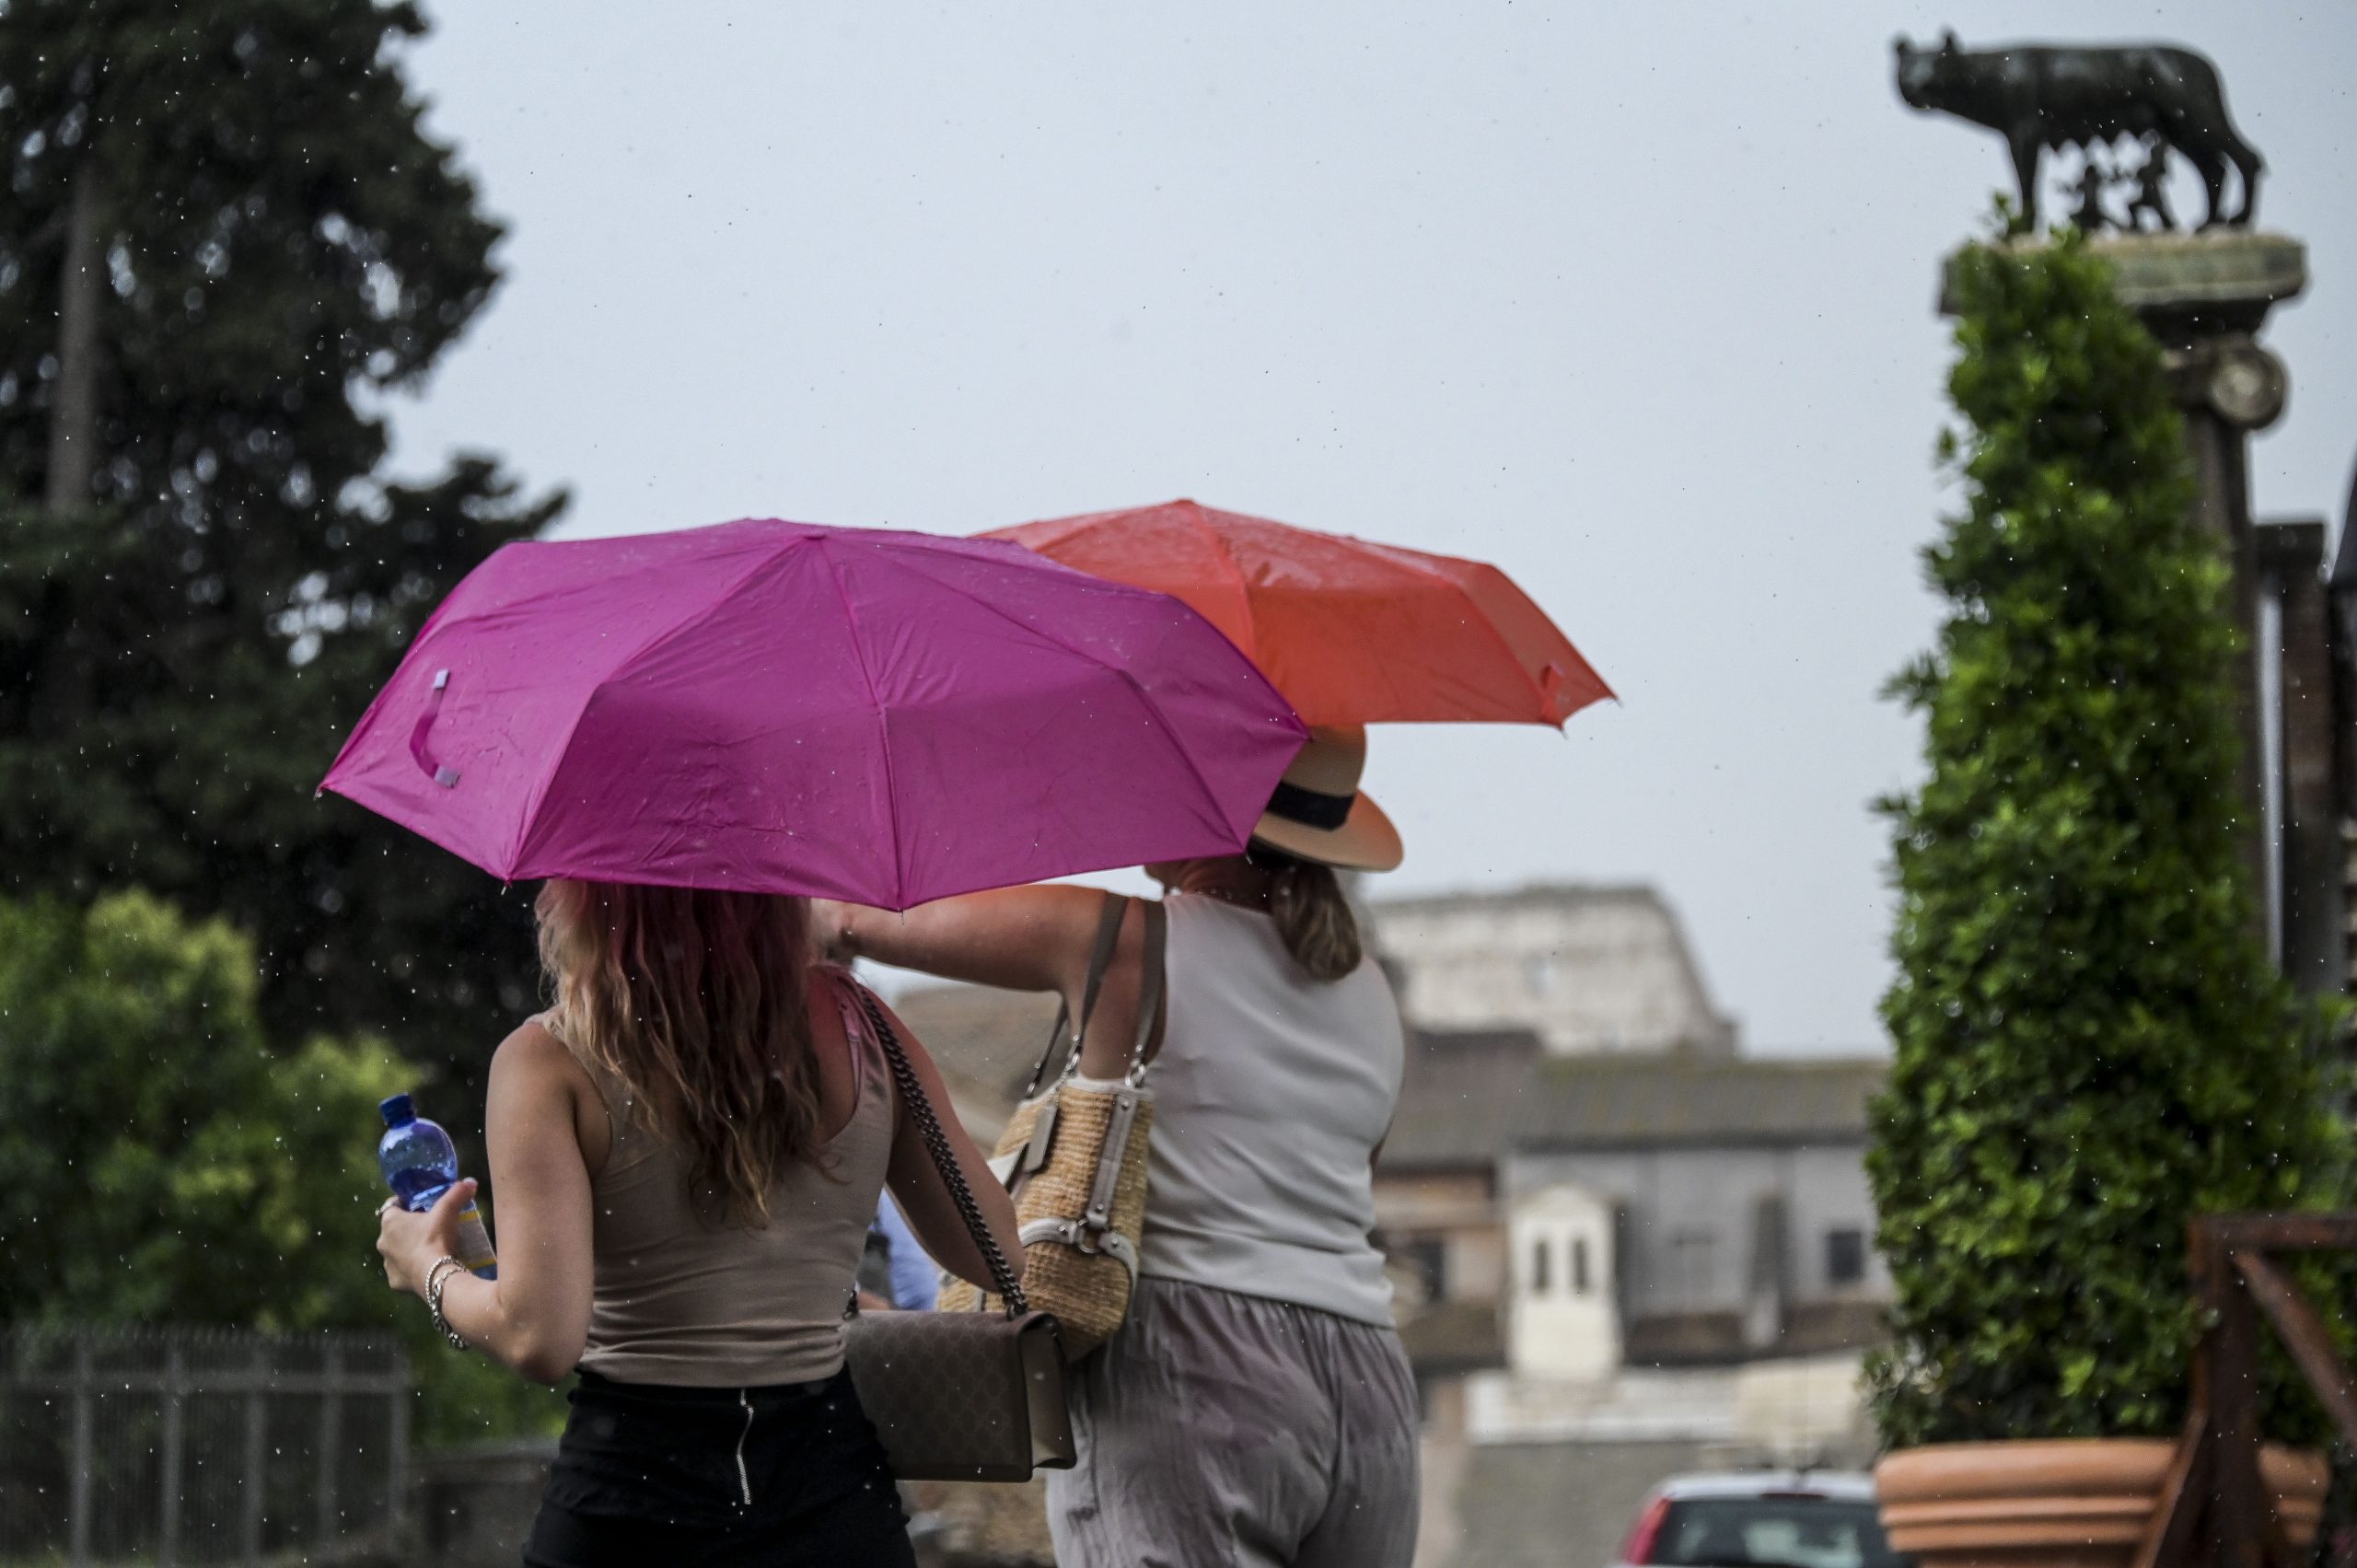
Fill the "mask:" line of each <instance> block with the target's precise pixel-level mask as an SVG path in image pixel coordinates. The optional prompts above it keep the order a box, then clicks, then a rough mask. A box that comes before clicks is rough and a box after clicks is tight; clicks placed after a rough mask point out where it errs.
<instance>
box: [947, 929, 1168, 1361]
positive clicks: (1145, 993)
mask: <svg viewBox="0 0 2357 1568" xmlns="http://www.w3.org/2000/svg"><path fill="white" fill-rule="evenodd" d="M1129 905H1130V900H1128V899H1126V898H1122V897H1120V896H1119V895H1113V894H1109V895H1107V898H1106V901H1105V913H1104V917H1103V918H1102V919H1101V920H1099V921H1098V923H1097V945H1096V947H1095V949H1094V951H1092V952H1091V953H1090V955H1089V960H1088V981H1087V983H1086V986H1085V987H1084V989H1083V991H1082V993H1081V1002H1080V1024H1079V1027H1078V1028H1074V1029H1072V1030H1071V1033H1070V1037H1069V1038H1067V1037H1066V1033H1065V1029H1066V1026H1067V1025H1068V1024H1069V1023H1070V1021H1071V1013H1070V1011H1069V1009H1068V1008H1061V1007H1060V1008H1058V1009H1057V1011H1056V1027H1055V1032H1054V1033H1053V1034H1052V1035H1051V1036H1050V1037H1049V1040H1048V1049H1047V1051H1046V1052H1045V1053H1044V1054H1042V1055H1041V1056H1040V1058H1039V1065H1038V1066H1037V1067H1034V1068H1033V1069H1032V1070H1031V1081H1030V1083H1029V1084H1028V1086H1026V1087H1025V1089H1024V1091H1023V1102H1022V1103H1021V1104H1020V1105H1018V1106H1016V1109H1015V1114H1014V1116H1013V1117H1011V1118H1010V1119H1009V1120H1008V1121H1007V1124H1006V1131H1005V1132H1003V1133H1001V1134H1000V1136H999V1141H998V1149H997V1151H996V1154H995V1156H993V1159H992V1160H991V1168H992V1169H993V1170H995V1171H997V1172H998V1173H999V1177H1000V1179H1002V1180H1004V1182H1005V1183H1006V1186H1007V1191H1009V1192H1011V1193H1012V1194H1013V1195H1014V1198H1015V1213H1016V1217H1017V1218H1018V1219H1019V1220H1020V1221H1021V1222H1022V1225H1023V1232H1022V1234H1023V1289H1024V1293H1025V1295H1026V1296H1027V1297H1028V1299H1029V1301H1030V1303H1031V1305H1032V1307H1034V1308H1035V1309H1036V1310H1039V1311H1042V1312H1051V1313H1053V1314H1054V1315H1055V1318H1056V1321H1057V1323H1058V1324H1060V1325H1061V1326H1062V1330H1063V1347H1064V1353H1065V1354H1066V1355H1067V1356H1069V1357H1071V1358H1072V1359H1073V1360H1074V1361H1077V1360H1079V1359H1080V1358H1081V1357H1082V1356H1084V1355H1086V1354H1087V1353H1089V1352H1090V1351H1093V1350H1095V1349H1096V1348H1097V1346H1098V1345H1101V1344H1103V1343H1104V1342H1106V1341H1107V1340H1109V1339H1110V1338H1111V1337H1112V1335H1113V1330H1116V1329H1118V1328H1120V1326H1121V1319H1122V1318H1125V1317H1127V1316H1128V1315H1129V1310H1130V1295H1131V1293H1132V1290H1134V1289H1135V1287H1136V1285H1137V1279H1138V1237H1139V1233H1140V1232H1141V1231H1142V1230H1143V1229H1144V1225H1145V1162H1146V1140H1147V1137H1148V1135H1149V1134H1150V1133H1151V1132H1152V1131H1153V1128H1154V1094H1153V1091H1152V1090H1150V1089H1148V1088H1147V1087H1146V1086H1145V1065H1146V1063H1145V1053H1146V1046H1147V1043H1148V1041H1149V1040H1151V1039H1152V1038H1153V1034H1154V1019H1155V1011H1156V1010H1157V1008H1158V1006H1159V1005H1160V1002H1161V998H1162V955H1163V947H1164V944H1165V940H1166V933H1167V916H1166V915H1165V913H1164V911H1163V908H1162V906H1161V905H1160V904H1158V903H1154V902H1148V903H1147V904H1146V905H1145V972H1144V975H1143V976H1142V977H1141V979H1140V981H1139V986H1138V1024H1137V1037H1136V1039H1135V1040H1132V1043H1131V1046H1130V1065H1129V1071H1128V1072H1127V1073H1126V1074H1124V1075H1123V1077H1122V1079H1121V1081H1120V1084H1119V1085H1118V1086H1114V1087H1111V1088H1099V1087H1097V1086H1094V1085H1091V1084H1086V1083H1082V1082H1079V1081H1077V1074H1079V1071H1080V1049H1081V1045H1082V1043H1083V1042H1084V1041H1085V1040H1086V1038H1087V1034H1088V1020H1089V1016H1090V1015H1091V1014H1092V1013H1094V1012H1095V1011H1096V1008H1097V990H1098V988H1099V987H1100V986H1101V985H1102V984H1103V983H1104V980H1105V969H1106V966H1107V965H1108V964H1109V963H1110V962H1111V961H1112V958H1113V948H1114V946H1115V944H1116V942H1117V941H1118V940H1119V938H1120V931H1121V920H1122V917H1123V916H1124V915H1125V914H1126V913H1127V912H1128V910H1129ZM1060 1053H1061V1060H1059V1055H1060ZM1051 1063H1052V1064H1054V1070H1053V1072H1052V1073H1051V1070H1050V1069H1051ZM1043 1083H1044V1084H1046V1085H1047V1087H1046V1088H1045V1089H1044V1090H1043V1089H1041V1087H1040V1085H1041V1084H1043ZM998 1305H999V1300H998V1298H997V1297H996V1296H994V1295H990V1294H989V1293H987V1292H984V1291H981V1290H979V1289H977V1288H976V1287H975V1286H973V1285H970V1284H968V1283H965V1282H964V1281H963V1280H951V1281H948V1282H946V1283H945V1284H944V1285H943V1287H942V1292H941V1301H940V1307H941V1310H943V1311H944V1312H970V1311H986V1310H989V1309H991V1308H993V1307H996V1306H998Z"/></svg>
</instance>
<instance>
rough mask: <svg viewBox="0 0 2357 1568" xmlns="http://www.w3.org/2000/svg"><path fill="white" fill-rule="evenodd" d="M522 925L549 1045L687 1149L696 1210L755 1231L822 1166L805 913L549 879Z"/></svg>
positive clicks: (753, 901) (734, 897) (703, 892)
mask: <svg viewBox="0 0 2357 1568" xmlns="http://www.w3.org/2000/svg"><path fill="white" fill-rule="evenodd" d="M534 912H535V913H536V914H537V915H538V916H539V917H540V965H541V967H542V968H543V969H544V970H547V971H548V976H549V980H550V981H551V983H552V986H553V988H554V990H555V993H556V1005H555V1008H554V1009H553V1012H554V1018H553V1022H554V1023H555V1025H556V1029H557V1032H558V1033H559V1034H560V1035H562V1036H563V1038H564V1039H565V1040H569V1041H571V1042H572V1043H573V1044H574V1045H575V1047H577V1048H579V1049H581V1050H583V1051H587V1052H589V1053H591V1054H592V1055H594V1056H595V1057H596V1058H597V1059H598V1061H599V1062H600V1063H604V1064H605V1066H606V1067H607V1068H608V1070H610V1072H612V1073H613V1074H614V1075H615V1076H617V1077H619V1078H620V1079H621V1081H622V1082H623V1083H624V1084H625V1085H627V1086H629V1088H630V1091H631V1095H632V1098H633V1100H634V1101H635V1102H636V1104H637V1106H638V1108H639V1111H640V1113H641V1114H642V1115H643V1116H644V1120H645V1122H646V1124H647V1125H648V1126H649V1127H650V1128H651V1130H652V1131H653V1132H655V1134H656V1136H658V1137H660V1138H663V1139H665V1140H667V1141H669V1142H673V1143H676V1144H679V1145H680V1146H681V1147H682V1148H684V1149H685V1150H686V1152H687V1156H688V1183H689V1188H690V1191H691V1193H692V1195H693V1196H694V1198H695V1199H696V1201H697V1202H699V1203H702V1204H708V1205H711V1206H714V1207H715V1208H717V1209H718V1210H719V1212H720V1213H721V1214H722V1215H723V1216H724V1217H725V1218H726V1221H727V1222H728V1223H730V1224H733V1225H756V1226H758V1225H766V1224H767V1223H768V1221H769V1200H770V1192H771V1190H772V1188H773V1187H775V1185H776V1184H777V1181H778V1179H779V1178H781V1177H782V1176H784V1174H785V1172H786V1171H787V1170H788V1169H789V1168H790V1167H792V1166H793V1165H794V1164H795V1162H796V1161H808V1162H811V1163H813V1164H815V1163H817V1162H818V1156H819V1074H818V1062H817V1058H816V1055H815V1053H814V1052H813V1051H812V1049H811V1039H810V1016H809V1013H808V1010H807V1009H808V1001H807V993H808V978H807V977H808V971H809V968H810V962H811V958H812V948H811V944H810V911H809V904H808V902H807V900H803V899H798V898H788V897H784V896H779V895H774V894H767V893H736V892H714V891H711V890H708V889H691V888H650V887H642V886H640V885H638V884H635V883H626V882H580V881H574V880H570V879H566V878H555V879H552V880H551V881H550V882H549V883H548V885H547V886H546V887H544V888H542V889H540V900H539V902H538V903H537V904H535V905H534Z"/></svg>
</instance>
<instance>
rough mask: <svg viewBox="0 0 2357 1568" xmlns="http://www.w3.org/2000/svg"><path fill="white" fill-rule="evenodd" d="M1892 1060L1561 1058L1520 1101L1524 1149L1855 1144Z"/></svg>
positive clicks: (1539, 1066) (1517, 1116) (1516, 1138)
mask: <svg viewBox="0 0 2357 1568" xmlns="http://www.w3.org/2000/svg"><path fill="white" fill-rule="evenodd" d="M1888 1070H1889V1068H1888V1063H1885V1062H1883V1061H1881V1060H1879V1059H1876V1058H1872V1057H1851V1058H1839V1059H1831V1060H1778V1059H1775V1058H1772V1057H1771V1058H1759V1057H1749V1058H1743V1059H1739V1060H1732V1061H1730V1060H1725V1059H1715V1058H1702V1057H1695V1056H1687V1055H1671V1056H1660V1057H1653V1058H1650V1059H1644V1058H1635V1057H1558V1058H1552V1059H1550V1060H1547V1061H1543V1062H1540V1063H1536V1064H1534V1066H1533V1068H1532V1071H1531V1074H1530V1076H1529V1078H1528V1079H1527V1083H1526V1085H1525V1086H1524V1089H1523V1092H1521V1093H1520V1094H1518V1095H1517V1096H1516V1098H1515V1104H1514V1126H1513V1130H1512V1132H1511V1138H1512V1142H1513V1144H1514V1146H1515V1148H1517V1149H1528V1150H1534V1151H1535V1150H1549V1149H1552V1150H1566V1149H1584V1148H1627V1147H1631V1146H1658V1145H1661V1144H1727V1143H1777V1144H1800V1143H1816V1142H1837V1143H1839V1142H1849V1141H1852V1140H1856V1139H1862V1138H1864V1136H1865V1133H1866V1102H1867V1100H1868V1099H1869V1098H1871V1097H1872V1096H1873V1095H1874V1094H1875V1091H1877V1090H1879V1089H1880V1088H1881V1087H1882V1085H1883V1080H1884V1078H1885V1076H1886V1075H1887V1073H1888Z"/></svg>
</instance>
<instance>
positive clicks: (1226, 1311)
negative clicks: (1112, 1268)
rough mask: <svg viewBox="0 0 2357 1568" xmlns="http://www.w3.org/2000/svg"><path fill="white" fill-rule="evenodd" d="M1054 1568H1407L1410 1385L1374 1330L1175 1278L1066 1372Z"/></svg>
mask: <svg viewBox="0 0 2357 1568" xmlns="http://www.w3.org/2000/svg"><path fill="white" fill-rule="evenodd" d="M1072 1404H1073V1425H1074V1431H1075V1435H1076V1436H1077V1438H1078V1440H1079V1463H1078V1464H1077V1465H1076V1466H1075V1467H1074V1468H1073V1469H1069V1470H1054V1471H1051V1472H1050V1473H1049V1476H1048V1524H1049V1528H1050V1530H1051V1532H1052V1533H1053V1535H1054V1537H1055V1542H1056V1562H1058V1563H1059V1564H1060V1565H1061V1568H1409V1564H1410V1562H1411V1561H1412V1560H1413V1558H1414V1557H1415V1553H1416V1516H1417V1509H1418V1493H1417V1462H1416V1424H1417V1421H1416V1388H1415V1380H1414V1378H1413V1377H1412V1376H1411V1375H1410V1373H1409V1370H1408V1358H1407V1356H1406V1355H1405V1354H1404V1353H1402V1352H1401V1351H1400V1348H1399V1335H1398V1334H1396V1333H1394V1332H1393V1331H1392V1330H1389V1329H1379V1328H1376V1327H1374V1326H1372V1325H1370V1324H1365V1323H1355V1322H1353V1321H1351V1320H1350V1319H1348V1318H1337V1317H1335V1316H1334V1315H1333V1314H1332V1313H1330V1312H1319V1311H1317V1310H1315V1309H1313V1308H1310V1307H1295V1306H1292V1305H1291V1304H1289V1303H1286V1302H1281V1301H1270V1300H1266V1299H1264V1298H1262V1297H1260V1296H1251V1295H1236V1294H1234V1293H1232V1292H1229V1291H1224V1290H1213V1289H1210V1288H1209V1287H1207V1286H1203V1285H1193V1284H1183V1283H1179V1282H1177V1281H1174V1280H1156V1279H1144V1280H1140V1281H1139V1282H1138V1289H1137V1294H1136V1295H1135V1296H1134V1297H1133V1298H1132V1301H1131V1303H1130V1316H1129V1320H1128V1321H1127V1322H1126V1323H1124V1324H1122V1325H1121V1329H1120V1332H1118V1333H1116V1334H1115V1335H1114V1336H1113V1338H1112V1339H1111V1340H1110V1341H1109V1342H1108V1343H1107V1344H1106V1346H1105V1348H1104V1349H1103V1350H1101V1351H1099V1352H1097V1353H1096V1354H1095V1355H1093V1356H1091V1357H1089V1358H1088V1359H1087V1360H1086V1361H1085V1362H1083V1363H1082V1364H1081V1365H1079V1366H1078V1367H1077V1368H1075V1369H1074V1377H1073V1387H1072Z"/></svg>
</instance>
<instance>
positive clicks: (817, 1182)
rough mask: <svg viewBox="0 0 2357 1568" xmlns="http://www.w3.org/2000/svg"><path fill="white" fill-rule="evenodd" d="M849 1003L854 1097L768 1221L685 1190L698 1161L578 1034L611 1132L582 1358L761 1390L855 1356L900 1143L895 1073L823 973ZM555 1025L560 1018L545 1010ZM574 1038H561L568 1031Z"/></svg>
mask: <svg viewBox="0 0 2357 1568" xmlns="http://www.w3.org/2000/svg"><path fill="white" fill-rule="evenodd" d="M811 983H812V984H814V985H822V986H825V987H826V988H827V989H828V990H829V991H830V992H831V993H833V994H834V996H835V999H836V1004H837V1006H838V1008H839V1009H840V1010H841V1012H842V1018H843V1028H844V1031H845V1032H846V1033H847V1034H848V1036H849V1037H850V1040H851V1044H852V1053H853V1061H854V1062H855V1063H856V1064H857V1069H858V1083H859V1089H858V1099H857V1101H856V1103H855V1104H854V1105H853V1109H852V1116H851V1120H850V1121H848V1122H846V1123H845V1124H844V1126H843V1128H842V1131H841V1132H838V1133H836V1134H835V1135H834V1137H832V1138H830V1139H829V1140H828V1142H827V1143H826V1144H825V1145H824V1146H823V1147H822V1148H821V1150H820V1156H821V1157H820V1159H819V1162H818V1163H817V1164H815V1165H814V1164H811V1163H809V1162H807V1161H806V1162H802V1163H798V1164H796V1165H795V1166H794V1167H792V1168H791V1169H790V1170H788V1171H787V1172H786V1173H785V1175H784V1178H783V1179H780V1180H779V1182H778V1183H777V1185H776V1187H774V1188H773V1189H772V1191H771V1192H770V1214H769V1224H768V1225H765V1226H761V1227H758V1228H756V1227H752V1226H746V1225H727V1224H725V1223H722V1222H719V1221H717V1220H715V1219H712V1218H708V1217H707V1216H706V1215H705V1214H704V1213H703V1212H702V1210H701V1209H700V1208H699V1206H698V1205H697V1204H695V1203H694V1202H691V1200H690V1198H689V1195H688V1180H687V1158H686V1155H685V1153H684V1151H682V1150H681V1149H680V1148H679V1146H678V1145H677V1144H671V1143H669V1142H668V1141H666V1140H664V1139H662V1138H659V1137H657V1136H656V1134H655V1133H654V1132H653V1131H652V1130H651V1129H649V1128H648V1126H647V1125H646V1122H645V1121H644V1118H643V1117H642V1116H641V1115H640V1114H639V1113H638V1109H637V1105H636V1102H635V1101H634V1099H633V1097H632V1095H631V1092H630V1089H629V1087H628V1086H626V1085H624V1084H623V1083H622V1081H621V1079H620V1078H618V1077H616V1076H615V1075H614V1074H612V1073H610V1072H608V1071H607V1070H606V1068H605V1067H604V1065H603V1064H602V1063H598V1061H597V1060H596V1059H595V1058H594V1057H592V1056H591V1055H590V1054H589V1053H588V1052H586V1051H582V1050H580V1049H578V1048H577V1047H575V1045H574V1044H573V1042H571V1041H569V1040H565V1041H564V1045H565V1049H566V1050H567V1051H571V1052H572V1053H573V1058H574V1060H575V1061H576V1062H578V1063H581V1065H582V1068H583V1070H584V1071H586V1073H587V1074H589V1076H590V1078H591V1080H592V1081H593V1082H595V1083H596V1084H597V1086H598V1097H599V1098H601V1099H603V1100H604V1101H605V1105H606V1117H607V1121H609V1122H610V1124H611V1126H612V1128H613V1143H612V1146H611V1150H610V1153H608V1155H607V1156H606V1164H605V1168H604V1169H602V1170H600V1171H598V1175H597V1177H596V1179H594V1180H593V1181H591V1183H590V1197H591V1201H592V1202H593V1203H594V1205H595V1209H596V1221H595V1229H594V1232H593V1237H594V1246H595V1256H596V1284H595V1289H594V1300H593V1303H592V1306H591V1308H590V1314H589V1339H588V1344H587V1347H586V1349H585V1350H584V1351H583V1353H582V1356H581V1365H583V1366H585V1367H587V1368H589V1369H590V1370H591V1371H594V1372H597V1373H599V1374H601V1375H602V1376H608V1377H612V1378H616V1379H618V1380H620V1381H622V1382H626V1383H661V1384H669V1385H673V1386H685V1387H692V1388H749V1387H759V1386H761V1385H764V1384H771V1383H807V1382H812V1381H815V1380H818V1379H819V1378H824V1377H831V1376H834V1374H835V1373H836V1372H837V1371H838V1370H840V1369H841V1368H842V1364H843V1340H842V1318H843V1308H844V1306H845V1304H846V1303H848V1302H849V1300H850V1299H851V1292H852V1280H853V1274H854V1272H856V1271H857V1269H858V1267H859V1258H860V1251H861V1249H862V1248H863V1246H864V1245H865V1242H866V1237H867V1227H868V1225H869V1224H870V1223H871V1222H872V1221H873V1220H874V1219H875V1217H876V1200H877V1194H878V1193H879V1192H880V1191H882V1190H883V1186H884V1172H885V1167H886V1166H887V1165H888V1163H889V1160H890V1157H891V1153H892V1132H893V1127H894V1123H895V1120H896V1118H895V1115H894V1105H893V1089H892V1080H891V1074H890V1071H889V1069H888V1066H887V1064H886V1063H885V1061H884V1053H883V1051H882V1050H881V1049H880V1048H879V1047H877V1045H876V1044H875V1042H874V1041H872V1040H870V1039H869V1037H868V1033H867V1029H866V1027H865V1022H864V1020H862V1019H861V1017H860V1016H859V1009H858V1007H857V1005H855V1004H853V1002H852V1000H851V997H850V994H849V992H848V989H847V986H848V981H843V980H840V979H838V978H836V976H835V975H834V974H833V972H832V971H830V970H812V971H811ZM541 1023H542V1025H543V1026H544V1027H547V1028H549V1030H550V1032H551V1033H552V1034H554V1033H556V1030H555V1028H554V1026H553V1023H552V1020H550V1019H549V1018H547V1017H546V1016H543V1017H542V1019H541ZM557 1038H558V1039H559V1040H563V1036H562V1035H558V1037H557Z"/></svg>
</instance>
